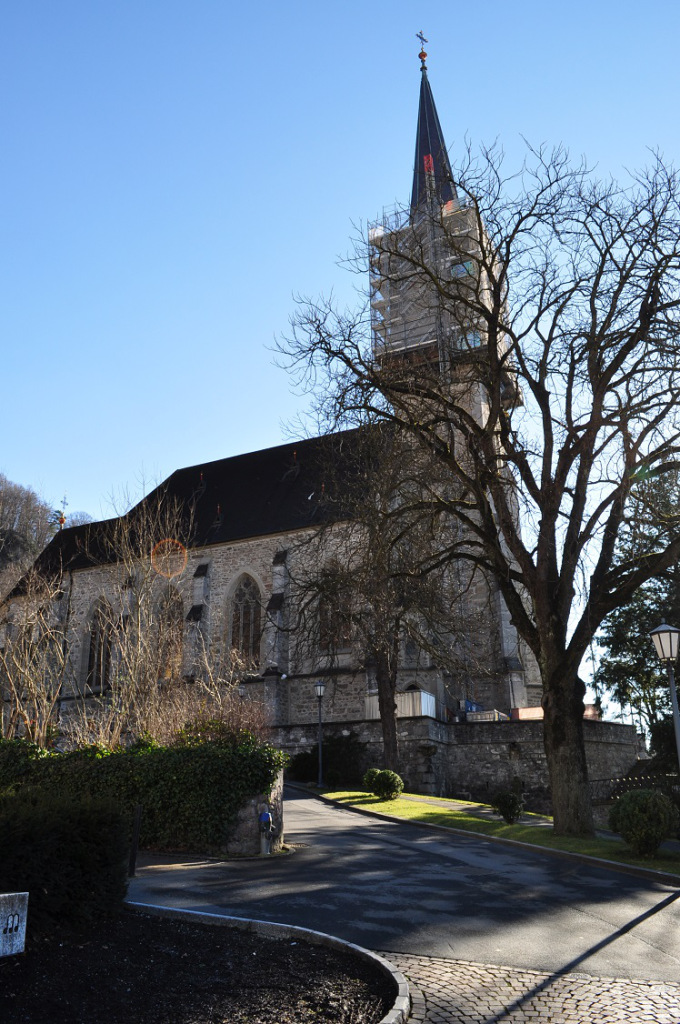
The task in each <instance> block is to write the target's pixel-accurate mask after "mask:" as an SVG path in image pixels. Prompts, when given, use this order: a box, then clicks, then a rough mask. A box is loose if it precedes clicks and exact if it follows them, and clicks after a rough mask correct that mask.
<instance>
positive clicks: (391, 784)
mask: <svg viewBox="0 0 680 1024" xmlns="http://www.w3.org/2000/svg"><path fill="white" fill-rule="evenodd" d="M403 789H404V783H403V782H402V779H401V777H400V776H399V775H397V773H396V772H391V771H390V770H389V769H388V768H385V769H384V770H383V771H381V772H378V774H377V775H376V778H375V782H374V785H373V792H374V793H375V795H376V796H377V797H379V798H380V800H396V799H397V797H398V796H399V794H400V793H401V792H402V791H403Z"/></svg>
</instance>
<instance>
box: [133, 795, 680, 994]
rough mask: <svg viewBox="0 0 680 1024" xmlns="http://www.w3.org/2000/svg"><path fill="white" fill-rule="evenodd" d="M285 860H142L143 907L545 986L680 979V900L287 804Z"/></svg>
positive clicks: (658, 888) (476, 844)
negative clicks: (492, 969) (252, 922)
mask: <svg viewBox="0 0 680 1024" xmlns="http://www.w3.org/2000/svg"><path fill="white" fill-rule="evenodd" d="M285 822H286V840H287V841H288V842H289V843H292V844H294V845H295V853H294V854H293V855H292V856H289V857H272V858H271V859H263V860H247V861H240V862H234V861H231V862H229V863H225V864H221V863H214V862H202V863H200V862H199V863H196V862H193V863H188V864H186V863H184V864H181V863H180V864H178V863H177V862H176V860H173V859H172V858H153V859H150V858H148V857H147V858H146V859H141V860H140V864H141V865H142V866H141V867H140V868H139V870H138V875H137V878H136V879H134V880H133V882H132V884H131V888H130V898H131V899H133V900H137V901H140V902H148V903H158V904H165V905H168V906H178V907H183V908H185V909H194V910H207V911H212V912H217V913H224V914H230V915H237V916H243V917H254V918H260V919H263V920H270V921H282V922H286V923H289V924H296V925H303V926H305V927H308V928H315V929H318V930H320V931H325V932H330V933H331V934H333V935H338V936H340V937H341V938H344V939H348V940H349V941H351V942H357V943H359V944H360V945H362V946H367V947H369V948H372V949H380V950H385V951H394V952H398V953H402V954H407V955H409V954H410V955H412V954H418V955H421V956H427V957H441V958H447V959H456V960H466V961H475V962H477V963H482V964H487V965H488V964H502V965H507V966H509V967H514V968H518V969H531V970H538V971H546V972H550V973H557V972H560V973H562V972H564V971H580V972H585V973H588V974H592V975H599V976H608V977H617V978H640V979H647V980H654V981H660V982H677V981H678V979H680V891H677V890H675V889H673V888H672V887H671V886H668V885H662V884H658V883H654V882H648V881H645V880H642V879H637V878H634V877H631V876H629V875H624V874H621V873H618V872H614V871H606V870H601V869H592V868H588V867H584V866H582V865H578V864H573V863H570V862H568V861H566V860H563V859H560V858H556V857H549V856H544V855H539V854H532V853H525V852H521V851H518V850H515V849H511V848H509V847H504V846H500V845H497V844H492V843H487V842H483V841H479V840H476V839H472V838H467V837H460V836H453V835H447V834H443V833H441V832H435V831H430V830H425V829H420V828H417V827H415V826H410V825H405V824H401V823H392V822H383V821H379V820H376V819H371V818H366V817H363V816H359V815H356V814H353V813H352V812H349V811H345V810H342V809H338V808H335V807H329V806H328V805H325V804H323V803H322V802H321V801H319V800H316V799H314V798H313V797H311V796H307V795H306V794H305V795H302V794H298V793H295V794H291V795H290V797H289V798H288V799H287V800H286V808H285Z"/></svg>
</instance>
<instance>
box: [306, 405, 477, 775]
mask: <svg viewBox="0 0 680 1024" xmlns="http://www.w3.org/2000/svg"><path fill="white" fill-rule="evenodd" d="M321 458H322V465H320V466H319V467H318V474H319V477H320V481H321V486H320V490H319V493H318V495H317V509H318V517H319V518H320V520H321V522H320V525H318V526H317V527H316V529H315V530H314V531H313V532H312V533H311V534H310V535H308V536H306V537H305V538H304V539H303V540H301V541H300V542H299V544H298V547H297V550H296V553H295V558H293V559H291V560H290V563H291V565H292V566H293V568H292V569H291V579H292V584H293V587H294V588H295V603H296V606H297V609H298V614H297V617H296V619H295V620H294V622H293V623H292V631H293V633H294V634H295V637H296V646H297V650H298V653H299V652H300V651H301V650H302V651H303V652H304V654H305V656H306V657H308V658H310V659H311V660H313V661H314V662H315V663H316V664H318V665H319V666H320V667H322V668H325V669H326V670H327V671H328V672H329V673H330V674H331V675H335V674H336V673H337V671H338V669H339V668H340V669H342V670H343V671H345V672H347V671H350V672H355V673H356V672H361V673H365V674H366V676H367V679H369V680H370V685H371V688H372V687H373V686H374V687H375V690H376V691H377V697H378V706H379V712H380V720H381V724H382V737H383V753H384V761H385V765H386V766H387V767H388V768H391V769H392V770H394V771H399V767H400V766H399V750H398V739H397V726H396V716H397V701H396V694H397V683H398V672H399V670H400V668H403V666H404V660H405V658H404V654H405V651H406V650H407V649H408V648H409V647H410V648H411V649H412V650H414V651H415V652H416V660H418V659H420V660H422V661H424V660H425V659H424V655H428V656H429V657H428V660H429V658H432V659H433V660H434V661H435V662H436V665H437V666H438V667H439V668H440V669H443V670H445V671H446V672H447V673H448V674H449V675H450V677H451V678H452V682H451V685H450V690H451V691H454V690H455V691H456V693H455V699H457V698H459V697H460V696H462V695H468V692H467V690H466V685H467V683H468V681H469V679H470V677H471V675H473V674H474V675H475V676H476V677H479V676H481V675H484V673H485V669H484V668H483V667H482V664H483V662H484V661H485V663H486V665H487V666H488V664H489V662H490V660H491V658H490V656H489V649H488V644H487V645H482V644H481V634H482V633H484V629H483V627H482V628H481V629H480V626H479V622H478V617H476V616H473V614H472V613H471V611H470V610H468V608H467V605H466V602H465V592H466V590H468V589H470V588H472V587H473V586H474V583H475V582H479V581H478V580H474V579H473V577H475V576H480V575H481V573H480V571H479V570H478V569H477V568H476V567H471V568H469V569H468V571H467V578H466V580H465V581H463V580H462V579H461V575H460V573H457V574H456V578H455V579H453V577H452V573H451V571H450V567H449V565H448V564H447V563H443V564H442V562H441V560H440V558H439V552H440V546H441V541H442V529H445V528H446V526H445V525H444V527H442V524H441V523H439V521H438V520H439V517H437V516H436V515H433V510H432V507H431V494H432V493H433V492H435V491H436V490H437V483H436V479H435V474H436V473H437V471H438V466H437V465H436V464H433V463H432V460H431V459H427V458H426V456H425V454H424V453H423V452H422V451H420V450H419V449H417V448H415V447H414V444H413V441H412V440H411V439H410V438H408V437H406V436H405V435H403V434H402V433H400V432H397V431H395V430H394V429H392V427H391V426H389V425H387V424H380V423H373V424H371V425H369V426H365V427H362V428H359V429H358V430H356V431H354V432H350V433H348V434H346V435H344V436H343V438H342V441H341V443H340V444H338V442H337V439H332V440H331V444H330V445H329V446H328V450H327V452H326V457H325V458H324V456H323V455H322V457H321ZM483 589H484V591H485V592H486V593H488V591H489V588H488V586H486V585H484V586H483ZM490 618H491V617H490V616H488V617H487V621H486V622H485V625H487V626H488V621H489V619H490ZM485 636H486V640H487V641H491V640H492V639H493V638H492V637H491V636H490V633H489V631H488V629H487V630H486V633H485ZM480 646H485V650H484V654H485V655H486V658H485V659H484V658H483V657H480V654H481V651H480ZM454 680H455V682H454ZM449 696H450V697H451V698H452V699H454V693H453V692H450V693H449Z"/></svg>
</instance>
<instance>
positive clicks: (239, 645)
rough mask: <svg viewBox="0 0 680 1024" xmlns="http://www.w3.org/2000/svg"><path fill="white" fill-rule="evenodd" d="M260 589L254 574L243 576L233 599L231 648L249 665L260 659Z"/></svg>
mask: <svg viewBox="0 0 680 1024" xmlns="http://www.w3.org/2000/svg"><path fill="white" fill-rule="evenodd" d="M261 607H262V603H261V601H260V590H259V587H258V585H257V583H256V582H255V580H254V579H253V578H252V576H242V577H241V579H240V581H239V584H238V586H237V587H236V590H235V591H234V596H233V597H232V599H231V649H232V650H233V651H235V652H236V653H237V654H238V655H239V656H240V657H241V658H243V659H244V661H246V662H247V663H248V664H249V665H256V664H257V663H258V662H259V660H260V612H261Z"/></svg>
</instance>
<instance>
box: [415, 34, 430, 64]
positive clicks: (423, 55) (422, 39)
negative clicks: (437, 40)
mask: <svg viewBox="0 0 680 1024" xmlns="http://www.w3.org/2000/svg"><path fill="white" fill-rule="evenodd" d="M416 39H420V46H421V50H420V53H419V54H418V56H419V57H420V65H421V68H424V67H425V66H426V65H425V58H426V57H427V54H426V53H425V43H426V42H427V39H426V38H425V36H424V35H423V30H422V29H421V30H420V32H416Z"/></svg>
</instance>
